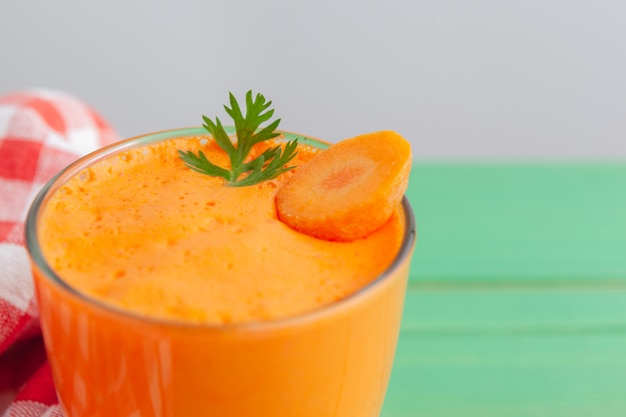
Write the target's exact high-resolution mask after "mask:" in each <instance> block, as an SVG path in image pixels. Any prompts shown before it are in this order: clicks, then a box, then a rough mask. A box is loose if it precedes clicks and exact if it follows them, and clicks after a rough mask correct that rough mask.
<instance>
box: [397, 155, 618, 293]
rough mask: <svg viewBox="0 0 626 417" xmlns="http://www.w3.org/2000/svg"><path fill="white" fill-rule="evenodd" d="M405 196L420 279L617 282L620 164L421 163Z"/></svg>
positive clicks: (413, 273) (417, 279)
mask: <svg viewBox="0 0 626 417" xmlns="http://www.w3.org/2000/svg"><path fill="white" fill-rule="evenodd" d="M407 197H408V198H409V200H410V201H411V203H412V205H413V207H414V210H415V215H416V219H417V223H418V245H417V248H416V252H415V257H414V262H413V266H412V269H411V280H412V281H413V282H416V283H421V284H433V283H437V284H447V283H453V284H455V285H456V284H476V283H479V284H481V283H487V284H494V283H502V282H505V283H510V282H530V283H533V284H545V283H551V284H554V283H565V284H570V283H572V282H592V283H598V284H600V283H606V284H609V285H612V284H613V283H615V282H624V281H626V163H611V164H594V163H579V164H571V163H570V164H558V163H545V164H540V163H534V164H532V163H510V164H501V163H500V164H498V163H487V164H484V163H483V164H479V163H475V164H472V163H447V164H445V163H424V162H416V163H415V165H414V168H413V172H412V176H411V182H410V186H409V190H408V191H407Z"/></svg>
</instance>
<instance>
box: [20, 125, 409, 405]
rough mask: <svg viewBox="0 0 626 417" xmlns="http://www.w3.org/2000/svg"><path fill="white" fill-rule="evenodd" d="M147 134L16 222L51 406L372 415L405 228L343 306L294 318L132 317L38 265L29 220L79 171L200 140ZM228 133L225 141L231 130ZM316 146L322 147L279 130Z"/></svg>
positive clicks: (67, 173)
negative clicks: (55, 400) (138, 151)
mask: <svg viewBox="0 0 626 417" xmlns="http://www.w3.org/2000/svg"><path fill="white" fill-rule="evenodd" d="M205 133H206V132H205V131H204V129H202V128H188V129H177V130H170V131H164V132H157V133H152V134H148V135H144V136H140V137H136V138H133V139H129V140H126V141H123V142H120V143H118V144H114V145H112V146H109V147H106V148H103V149H101V150H99V151H96V152H94V153H92V154H90V155H88V156H86V157H84V158H82V159H80V160H79V161H77V162H75V163H74V164H72V165H70V166H69V167H68V168H66V169H65V170H64V171H63V172H61V173H60V174H59V175H57V177H55V178H54V179H53V180H51V181H50V182H49V183H48V184H46V185H45V186H44V188H43V189H42V191H41V192H40V193H39V195H38V196H37V197H36V198H35V200H34V202H33V205H32V207H31V209H30V211H29V213H28V218H27V223H26V244H27V248H28V251H29V254H30V256H31V260H32V266H33V273H34V279H35V287H36V291H37V296H38V302H39V311H40V319H41V326H42V332H43V337H44V341H45V344H46V349H47V352H48V358H49V362H50V366H51V369H52V373H53V377H54V382H55V386H56V388H57V392H58V395H59V400H60V402H61V405H62V407H63V409H64V410H65V412H66V414H67V415H68V416H70V417H82V416H116V417H138V416H141V417H151V416H155V417H157V416H176V417H186V416H189V417H192V416H193V417H199V416H220V417H238V416H241V417H253V416H263V417H270V416H273V417H325V416H328V417H330V416H333V417H376V416H378V415H379V414H380V410H381V408H382V404H383V400H384V397H385V392H386V389H387V383H388V380H389V376H390V373H391V368H392V364H393V358H394V354H395V350H396V344H397V339H398V333H399V328H400V321H401V315H402V308H403V302H404V296H405V292H406V283H407V278H408V271H409V263H410V258H411V255H412V252H413V247H414V244H415V235H416V232H415V221H414V218H413V213H412V210H411V207H410V205H409V203H408V201H407V200H406V198H405V199H404V200H403V203H402V206H403V211H404V218H405V232H404V237H403V243H402V246H401V249H400V251H399V253H398V254H397V256H396V258H395V260H394V261H393V263H392V264H391V265H389V267H388V268H387V269H386V271H385V272H384V273H382V274H381V275H380V276H379V277H378V278H376V279H375V280H374V281H373V282H371V283H370V284H369V285H367V286H366V287H364V288H362V289H361V290H359V291H357V292H356V293H354V294H352V295H350V296H348V297H347V298H345V299H343V300H341V301H339V302H336V303H333V304H331V305H328V306H327V307H324V308H322V309H319V310H317V311H314V312H311V313H306V314H303V315H300V316H297V317H292V318H285V319H280V320H274V321H269V322H260V323H249V324H230V325H214V324H193V323H185V322H180V321H168V320H161V319H154V318H149V317H144V316H139V315H135V314H132V313H129V312H126V311H122V310H119V309H116V308H115V307H111V306H108V305H105V304H103V303H101V302H99V301H98V300H96V299H93V298H90V297H88V296H86V295H84V294H82V293H80V292H78V291H77V290H75V289H73V288H72V287H70V286H69V285H68V284H67V283H66V282H64V281H63V278H62V277H60V276H58V275H57V274H56V273H55V271H54V270H53V269H52V268H51V267H50V265H48V263H47V262H46V260H45V259H44V257H43V255H42V252H41V248H40V247H39V240H38V219H39V215H40V212H41V211H42V209H43V208H44V207H45V206H46V203H47V201H48V199H49V197H50V196H51V195H52V194H53V193H55V192H56V191H57V190H58V189H59V188H60V187H61V186H62V185H63V183H64V182H65V181H66V180H68V179H69V178H71V177H72V176H74V175H76V174H77V173H79V172H80V171H81V170H83V169H85V168H86V167H88V166H89V165H90V164H93V163H94V162H96V161H98V160H101V159H103V158H106V157H109V156H111V155H113V154H116V153H118V152H121V151H123V150H127V149H129V148H131V147H135V146H139V145H145V144H148V143H152V142H156V141H161V140H167V139H169V138H175V137H182V136H194V135H202V134H205ZM229 133H232V129H231V130H230V132H229ZM284 134H285V136H286V137H287V139H292V138H295V137H299V138H303V139H301V141H302V142H304V143H309V144H312V145H313V146H317V147H320V148H326V147H327V146H328V144H326V143H324V142H321V141H318V140H315V139H311V138H307V137H303V136H302V135H296V134H293V133H288V132H284Z"/></svg>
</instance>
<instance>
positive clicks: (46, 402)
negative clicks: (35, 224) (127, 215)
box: [0, 89, 117, 417]
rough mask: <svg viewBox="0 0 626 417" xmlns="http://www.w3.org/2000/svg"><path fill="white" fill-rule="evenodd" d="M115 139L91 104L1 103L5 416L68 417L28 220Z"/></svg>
mask: <svg viewBox="0 0 626 417" xmlns="http://www.w3.org/2000/svg"><path fill="white" fill-rule="evenodd" d="M116 140H117V135H116V133H115V131H114V130H113V129H112V128H111V127H110V126H109V124H107V123H106V122H105V121H104V120H103V119H102V117H100V115H98V114H97V113H96V112H95V111H94V110H93V109H92V108H91V107H90V106H89V105H87V104H86V103H84V102H82V101H81V100H79V99H77V98H76V97H73V96H71V95H69V94H66V93H63V92H58V91H51V90H43V89H37V90H28V91H21V92H16V93H12V94H8V95H5V96H2V97H0V416H2V417H38V416H46V417H52V416H62V415H63V413H62V412H61V409H60V406H59V404H58V400H57V396H56V392H55V390H54V385H53V383H52V376H51V374H50V368H49V366H48V363H47V360H46V354H45V349H44V347H43V342H42V339H41V332H40V328H39V322H38V313H37V301H36V299H35V294H34V288H33V280H32V274H31V270H30V264H29V259H28V255H27V252H26V249H25V247H24V221H25V219H26V213H27V211H28V208H29V206H30V204H31V202H32V200H33V198H34V197H35V195H36V194H37V193H38V192H39V190H40V189H41V187H42V186H43V185H44V184H45V183H46V182H47V181H48V180H50V179H51V178H52V177H53V176H54V175H55V174H56V173H58V172H59V171H60V170H61V169H63V168H64V167H66V166H67V165H69V164H70V163H71V162H73V161H75V160H76V159H77V158H79V157H80V156H83V155H84V154H87V153H89V152H91V151H93V150H95V149H97V148H99V147H101V146H103V145H106V144H109V143H112V142H114V141H116Z"/></svg>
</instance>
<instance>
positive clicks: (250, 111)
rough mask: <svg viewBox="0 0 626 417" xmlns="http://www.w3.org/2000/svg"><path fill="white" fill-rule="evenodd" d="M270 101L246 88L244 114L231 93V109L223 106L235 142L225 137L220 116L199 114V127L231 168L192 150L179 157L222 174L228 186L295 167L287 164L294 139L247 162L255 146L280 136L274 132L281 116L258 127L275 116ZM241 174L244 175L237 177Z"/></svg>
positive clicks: (200, 169)
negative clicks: (224, 155) (223, 155)
mask: <svg viewBox="0 0 626 417" xmlns="http://www.w3.org/2000/svg"><path fill="white" fill-rule="evenodd" d="M271 104H272V102H271V101H266V100H265V97H263V95H261V94H257V95H256V96H255V98H254V100H253V99H252V91H248V92H247V93H246V114H245V116H244V114H243V113H242V111H241V108H240V107H239V103H238V102H237V99H235V96H234V95H233V94H232V93H230V108H229V107H227V106H224V109H225V110H226V113H228V115H229V116H230V117H231V118H232V119H233V122H234V124H235V132H236V135H237V143H236V145H235V144H234V143H233V142H232V141H231V139H230V137H228V134H227V133H226V130H225V129H224V126H223V125H222V122H221V121H220V119H219V118H217V117H216V118H215V122H214V121H213V120H211V119H209V118H208V117H206V116H202V118H203V120H204V124H203V125H202V126H203V127H204V128H205V129H206V130H207V131H208V132H209V133H210V134H211V136H213V139H214V140H215V143H217V145H218V146H219V147H220V148H222V149H223V150H224V151H225V152H226V153H227V154H228V158H229V160H230V170H228V169H226V168H222V167H219V166H217V165H215V164H213V163H212V162H211V161H209V160H208V159H207V157H206V156H205V155H204V153H202V151H199V152H198V155H196V154H194V153H193V152H191V151H187V152H185V151H182V150H179V151H178V154H179V156H180V158H181V159H182V160H183V162H184V163H185V165H186V166H188V167H189V168H191V169H192V170H194V171H196V172H200V173H202V174H206V175H210V176H214V177H222V178H224V179H225V180H226V183H227V185H230V186H233V187H244V186H248V185H254V184H257V183H259V182H263V181H267V180H271V179H273V178H276V177H278V176H279V175H280V174H282V173H284V172H287V171H289V170H291V169H293V168H295V167H293V166H289V167H288V166H286V165H287V164H288V163H289V162H290V161H291V160H292V159H293V158H294V156H296V154H297V152H296V149H297V147H298V140H297V139H295V140H292V141H289V142H287V144H286V145H285V146H284V148H283V147H281V146H275V147H272V148H269V149H267V150H266V151H265V152H263V153H262V154H261V155H259V156H257V157H256V158H255V159H253V160H251V161H247V159H248V155H249V154H250V151H251V150H252V148H253V147H254V145H256V144H258V143H261V142H264V141H267V140H270V139H273V138H275V137H277V136H279V135H280V133H278V132H276V129H277V128H278V125H279V123H280V119H276V120H274V121H273V122H271V123H270V124H269V125H267V126H265V127H261V124H262V123H265V122H267V121H268V120H270V119H271V118H272V116H273V115H274V110H273V109H270V108H269V107H270V105H271ZM243 174H247V175H246V176H245V177H243V178H242V179H239V177H241V176H242V175H243Z"/></svg>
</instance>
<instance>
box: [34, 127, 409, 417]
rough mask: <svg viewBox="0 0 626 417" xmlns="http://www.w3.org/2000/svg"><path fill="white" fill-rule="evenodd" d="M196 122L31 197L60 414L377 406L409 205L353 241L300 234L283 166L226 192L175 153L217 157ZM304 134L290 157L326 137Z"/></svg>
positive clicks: (393, 328)
mask: <svg viewBox="0 0 626 417" xmlns="http://www.w3.org/2000/svg"><path fill="white" fill-rule="evenodd" d="M204 133H205V132H204V131H203V130H202V129H181V130H175V131H168V132H161V133H157V134H152V135H146V136H143V137H140V138H136V139H132V140H129V141H126V142H122V143H120V144H117V145H114V146H113V147H109V148H105V149H104V150H101V151H99V152H97V153H95V154H93V155H90V156H88V157H86V158H84V159H82V160H80V161H78V162H77V163H76V164H74V165H72V166H71V167H69V168H68V169H67V170H66V171H64V172H63V173H62V174H61V175H60V176H59V177H58V178H57V179H56V180H54V181H53V182H52V183H50V184H48V185H47V186H46V187H45V188H44V190H43V191H42V193H41V194H40V195H39V196H38V198H37V199H36V201H35V203H34V204H33V208H32V209H31V212H30V213H29V219H28V224H27V245H28V248H29V251H30V253H31V256H32V259H33V269H34V275H35V283H36V288H37V293H38V299H39V307H40V314H41V322H42V331H43V334H44V338H45V341H46V347H47V349H48V354H49V360H50V365H51V368H52V371H53V376H54V380H55V385H56V387H57V390H58V393H59V398H60V402H61V404H62V406H63V408H64V410H65V411H66V413H67V414H68V415H69V416H71V417H79V416H205V415H206V416H226V417H228V416H233V417H237V416H246V417H248V416H281V417H283V416H293V417H299V416H301V417H308V416H316V417H320V416H351V417H354V416H357V417H375V416H378V415H379V413H380V409H381V407H382V402H383V398H384V395H385V391H386V386H387V381H388V378H389V374H390V372H391V366H392V362H393V356H394V352H395V346H396V342H397V336H398V331H399V325H400V319H401V312H402V304H403V299H404V292H405V286H406V279H407V275H408V266H409V261H410V255H411V251H412V248H413V244H414V236H415V232H414V224H413V220H412V214H411V211H410V207H409V206H408V203H407V202H406V201H404V203H403V205H402V207H398V210H397V212H396V213H395V214H394V215H393V216H392V218H391V219H390V220H389V222H387V223H386V224H385V225H384V226H383V227H382V228H380V229H379V230H377V231H376V232H374V233H372V234H371V235H370V236H367V237H366V238H364V239H359V240H356V241H353V242H329V241H323V240H319V239H315V238H313V237H311V236H307V235H303V234H300V233H297V232H295V231H294V230H292V229H290V228H289V227H287V226H286V225H285V224H283V223H281V222H280V220H279V219H278V217H277V215H276V211H275V204H274V196H275V193H276V190H277V189H278V188H279V187H280V185H281V183H282V181H284V180H285V179H286V178H288V176H289V173H286V174H283V175H281V176H280V177H278V178H276V179H275V180H272V181H268V182H265V183H261V184H258V185H255V186H249V187H242V188H235V187H225V186H224V185H223V184H221V183H220V180H218V179H215V178H210V177H206V176H203V175H201V174H198V173H195V172H192V171H191V170H188V169H186V168H185V167H184V166H183V164H182V162H181V161H180V160H179V159H178V158H177V156H176V149H179V148H185V149H189V148H195V149H200V148H201V149H203V150H204V151H205V152H206V153H207V154H210V155H211V158H219V152H215V153H214V154H211V152H212V149H213V148H215V146H214V144H213V142H212V140H211V139H210V138H209V137H207V136H203V135H204ZM285 136H290V134H285ZM301 144H302V145H301V148H300V152H299V154H298V157H297V160H296V163H295V164H296V165H300V164H306V162H307V160H308V159H309V158H310V157H311V156H312V155H314V154H315V153H316V152H318V151H317V150H316V149H315V148H324V147H325V145H324V144H323V143H321V142H316V141H314V140H311V139H306V138H305V139H303V140H301Z"/></svg>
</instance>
